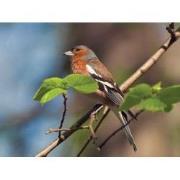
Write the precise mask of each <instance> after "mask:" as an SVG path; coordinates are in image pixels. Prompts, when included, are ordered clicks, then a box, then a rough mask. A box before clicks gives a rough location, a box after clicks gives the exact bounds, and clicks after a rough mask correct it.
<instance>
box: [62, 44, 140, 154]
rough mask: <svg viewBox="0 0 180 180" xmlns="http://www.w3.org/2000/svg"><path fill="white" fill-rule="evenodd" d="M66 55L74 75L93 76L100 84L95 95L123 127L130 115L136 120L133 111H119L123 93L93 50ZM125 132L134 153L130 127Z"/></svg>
mask: <svg viewBox="0 0 180 180" xmlns="http://www.w3.org/2000/svg"><path fill="white" fill-rule="evenodd" d="M64 54H65V55H67V56H70V57H71V68H72V71H73V73H76V74H83V75H88V76H91V77H92V78H93V79H94V80H95V81H97V82H98V85H99V90H98V91H97V93H95V94H96V96H95V97H96V98H97V99H99V100H100V101H101V103H103V104H104V105H107V106H109V108H110V109H111V110H112V111H113V112H114V114H115V115H116V117H117V118H118V119H119V120H120V121H121V122H122V124H123V125H125V124H126V123H127V120H128V115H130V116H131V117H133V118H135V116H134V115H133V113H132V112H131V111H127V112H124V111H119V109H118V107H119V106H120V105H121V104H122V102H123V93H122V92H121V90H120V89H119V87H118V85H117V83H116V82H115V81H114V80H113V77H112V74H111V73H110V72H109V70H108V69H107V68H106V66H105V65H104V64H103V63H102V62H101V61H100V60H99V59H98V57H97V56H96V54H95V53H94V52H93V51H92V50H91V49H89V48H88V47H86V46H84V45H79V46H75V47H74V48H72V49H71V50H70V51H67V52H65V53H64ZM93 95H94V94H93ZM124 132H125V134H126V136H127V139H128V141H129V143H130V144H131V145H132V146H133V149H134V151H136V150H137V148H136V144H135V142H134V137H133V135H132V133H131V131H130V128H129V126H126V127H125V128H124Z"/></svg>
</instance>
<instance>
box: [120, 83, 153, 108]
mask: <svg viewBox="0 0 180 180" xmlns="http://www.w3.org/2000/svg"><path fill="white" fill-rule="evenodd" d="M151 95H152V88H151V87H150V86H149V85H148V84H139V85H137V86H135V87H133V88H131V89H130V90H129V92H128V93H127V95H126V96H125V99H124V102H123V104H122V105H121V107H120V110H128V109H130V108H131V107H133V106H135V105H137V104H139V103H140V102H141V100H142V99H144V98H147V97H150V96H151Z"/></svg>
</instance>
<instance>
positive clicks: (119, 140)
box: [0, 23, 180, 156]
mask: <svg viewBox="0 0 180 180" xmlns="http://www.w3.org/2000/svg"><path fill="white" fill-rule="evenodd" d="M166 25H167V24H165V23H164V24H163V23H156V24H155V23H154V24H150V23H140V24H137V23H72V24H71V23H67V24H66V23H57V24H53V23H32V24H31V23H12V24H10V23H7V24H6V23H5V24H3V23H1V24H0V156H35V155H36V154H37V153H38V152H39V151H40V150H42V149H43V148H44V147H45V146H47V145H48V144H49V143H50V142H51V141H52V140H54V139H55V138H56V137H57V134H49V135H47V134H45V132H46V131H47V130H48V129H49V128H56V127H58V125H59V120H60V118H61V115H62V112H63V106H62V105H63V99H62V97H58V98H56V99H55V100H53V101H52V102H49V103H48V104H46V105H45V106H43V107H42V106H40V105H39V104H38V103H37V102H35V101H33V100H32V97H33V95H34V93H35V92H36V90H37V88H38V87H39V85H40V83H41V82H42V80H43V79H45V78H48V77H54V76H56V77H58V76H60V77H63V76H65V75H67V74H69V73H71V71H70V61H69V59H68V57H65V56H63V53H64V52H65V51H66V50H69V49H71V48H72V47H73V46H74V45H79V44H84V45H87V46H89V47H90V48H92V49H93V50H94V51H95V52H96V54H97V55H98V57H99V58H100V59H101V60H102V61H103V62H104V63H105V64H106V65H107V66H108V68H109V69H110V70H111V72H113V75H114V78H115V80H116V81H117V82H118V83H119V84H120V83H122V82H123V81H124V80H126V79H127V78H128V77H129V76H130V75H131V74H132V73H133V72H134V71H135V70H136V69H137V68H138V67H139V66H140V65H142V63H144V62H145V61H146V60H147V58H149V57H150V56H151V55H152V54H153V53H154V52H155V51H156V50H157V49H158V48H159V47H160V46H161V45H162V43H163V42H164V41H165V40H166V39H167V37H168V36H169V35H168V33H167V32H166V30H165V27H166ZM179 49H180V42H179V41H177V42H176V43H175V44H174V45H173V46H172V47H171V48H170V49H169V50H168V51H167V52H166V53H165V54H164V55H163V57H161V58H162V60H161V61H160V62H159V63H157V64H156V65H155V66H153V68H152V69H151V70H150V71H148V72H147V73H146V74H145V75H144V76H143V77H142V78H140V79H139V80H138V82H137V83H140V82H146V83H150V84H155V83H157V82H159V81H162V84H163V85H164V86H166V85H172V84H178V83H180V74H179V72H180V51H179ZM94 103H96V102H94V101H92V100H90V99H86V98H85V97H84V96H82V95H80V94H77V93H74V92H69V94H68V111H67V116H66V120H65V123H64V127H69V126H70V125H71V124H73V123H74V122H75V121H76V120H77V119H78V118H79V117H81V116H82V115H83V114H84V113H85V112H86V111H87V110H88V109H89V108H90V107H92V106H93V105H94ZM179 108H180V104H177V105H175V106H174V109H173V111H171V112H170V113H149V112H148V113H144V114H142V115H141V116H139V118H138V119H139V121H134V122H132V123H131V125H130V126H131V128H132V132H133V134H134V137H135V140H136V143H137V146H138V151H137V152H136V153H134V152H133V150H132V148H131V147H130V145H129V144H128V142H127V141H126V138H125V136H124V134H123V133H122V132H120V133H118V134H117V135H116V136H114V137H113V138H112V139H111V140H110V141H109V142H108V144H107V145H106V146H104V148H103V149H102V151H101V152H98V151H97V150H96V148H95V146H94V145H93V144H92V143H90V145H89V146H88V148H87V149H86V150H85V152H84V153H83V154H82V156H180V111H179ZM119 126H120V124H119V121H118V120H117V119H116V118H115V116H114V115H113V114H112V113H110V114H109V115H108V117H107V118H106V119H105V121H104V122H103V124H102V126H101V128H100V129H99V131H98V132H97V136H98V142H99V143H100V142H102V141H103V139H104V138H105V137H106V136H107V135H108V134H109V133H111V132H112V131H113V130H114V129H116V128H117V127H119ZM88 135H89V134H88V131H79V132H77V133H75V134H74V135H73V136H71V137H70V138H69V139H68V140H67V141H65V142H64V143H63V144H61V145H60V146H59V147H58V148H56V149H55V150H54V151H53V152H52V153H51V154H50V156H76V154H77V153H78V152H79V150H80V148H81V146H82V145H83V144H84V142H85V141H86V139H87V137H88Z"/></svg>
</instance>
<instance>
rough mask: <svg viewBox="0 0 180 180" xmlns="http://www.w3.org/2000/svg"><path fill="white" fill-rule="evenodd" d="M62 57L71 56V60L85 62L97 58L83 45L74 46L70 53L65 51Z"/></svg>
mask: <svg viewBox="0 0 180 180" xmlns="http://www.w3.org/2000/svg"><path fill="white" fill-rule="evenodd" d="M64 55H66V56H71V57H73V58H81V59H83V60H87V61H88V60H91V59H94V58H97V56H96V54H95V53H94V52H93V51H92V50H91V49H90V48H88V47H87V46H84V45H78V46H75V47H73V48H72V49H71V50H70V51H66V52H65V53H64Z"/></svg>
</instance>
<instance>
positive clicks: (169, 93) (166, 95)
mask: <svg viewBox="0 0 180 180" xmlns="http://www.w3.org/2000/svg"><path fill="white" fill-rule="evenodd" d="M157 96H158V97H159V99H160V100H161V101H163V102H164V103H166V104H174V103H177V102H180V85H174V86H169V87H167V88H163V89H162V90H161V91H160V92H159V93H158V95H157Z"/></svg>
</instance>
